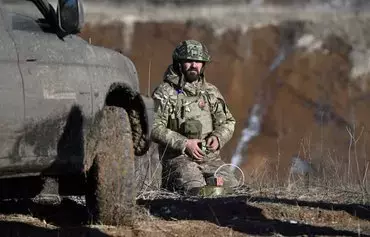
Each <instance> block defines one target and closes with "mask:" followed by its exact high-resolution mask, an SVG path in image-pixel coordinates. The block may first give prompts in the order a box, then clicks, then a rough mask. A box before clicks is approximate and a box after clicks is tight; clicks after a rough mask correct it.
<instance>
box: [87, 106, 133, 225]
mask: <svg viewBox="0 0 370 237" xmlns="http://www.w3.org/2000/svg"><path fill="white" fill-rule="evenodd" d="M92 128H93V129H92V131H91V133H90V134H89V135H88V136H87V147H86V149H85V151H86V161H85V170H86V174H87V189H86V204H87V209H88V212H89V216H90V218H91V221H92V223H97V224H106V225H119V224H123V223H127V222H130V221H132V218H133V216H134V208H135V196H136V192H135V179H134V170H135V169H134V148H133V142H132V134H131V128H130V122H129V118H128V115H127V113H126V111H125V110H124V109H123V108H120V107H115V106H106V107H105V108H104V109H103V110H102V111H101V113H100V114H99V115H98V116H97V118H96V119H95V121H94V124H93V126H92Z"/></svg>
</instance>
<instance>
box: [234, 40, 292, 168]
mask: <svg viewBox="0 0 370 237" xmlns="http://www.w3.org/2000/svg"><path fill="white" fill-rule="evenodd" d="M286 46H287V45H286V44H284V45H283V46H282V47H281V48H280V50H279V53H278V55H277V56H276V57H275V59H274V60H273V62H272V63H271V65H270V67H269V72H268V75H269V74H271V72H273V71H274V70H275V69H276V68H278V67H279V65H280V64H281V63H282V62H283V61H284V60H285V59H286V58H287V55H288V54H289V52H290V51H291V50H292V49H293V47H286ZM264 110H265V108H264V104H262V103H255V104H254V105H253V107H252V109H251V112H250V116H249V118H248V123H247V127H246V128H244V129H243V130H242V135H241V138H240V140H239V142H238V144H237V146H236V149H235V152H234V154H233V156H232V157H231V164H232V170H235V166H240V164H241V163H242V162H243V161H244V162H245V161H246V160H247V157H246V152H245V151H244V149H245V148H247V147H248V143H249V142H250V141H251V140H252V138H254V137H256V136H258V135H259V134H260V131H261V125H262V122H263V111H264ZM243 151H244V152H243ZM242 153H244V155H243V154H242Z"/></svg>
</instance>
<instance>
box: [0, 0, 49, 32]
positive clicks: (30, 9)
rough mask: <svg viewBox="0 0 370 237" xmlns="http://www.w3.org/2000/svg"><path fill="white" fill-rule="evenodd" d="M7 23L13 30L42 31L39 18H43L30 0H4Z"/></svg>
mask: <svg viewBox="0 0 370 237" xmlns="http://www.w3.org/2000/svg"><path fill="white" fill-rule="evenodd" d="M2 1H3V4H2V5H3V9H4V10H5V12H6V13H7V14H6V19H7V23H8V24H10V25H11V27H12V29H13V30H23V31H42V29H41V27H40V25H39V24H38V23H37V22H36V20H37V19H43V18H44V16H43V15H42V14H41V12H40V11H39V9H38V8H37V7H36V5H35V4H33V3H32V2H30V1H25V0H22V1H21V0H11V1H10V0H2Z"/></svg>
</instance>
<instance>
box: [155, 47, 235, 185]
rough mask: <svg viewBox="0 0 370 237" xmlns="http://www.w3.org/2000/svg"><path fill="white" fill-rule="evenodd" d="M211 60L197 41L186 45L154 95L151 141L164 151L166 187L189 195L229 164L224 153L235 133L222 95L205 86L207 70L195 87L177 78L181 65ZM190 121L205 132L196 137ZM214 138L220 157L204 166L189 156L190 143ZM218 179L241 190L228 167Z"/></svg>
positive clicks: (213, 154) (216, 155) (206, 159)
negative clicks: (221, 177)
mask: <svg viewBox="0 0 370 237" xmlns="http://www.w3.org/2000/svg"><path fill="white" fill-rule="evenodd" d="M209 59H210V57H209V55H208V51H207V49H206V48H205V46H204V45H203V44H201V43H199V42H197V41H194V40H187V41H183V42H182V43H181V44H180V45H179V46H178V47H177V48H176V49H175V51H174V53H173V63H172V64H171V65H170V66H169V67H168V68H167V70H166V72H165V74H164V80H163V82H162V83H161V84H160V85H159V86H158V87H157V88H156V89H155V90H154V92H153V95H152V98H153V100H154V104H155V115H154V123H153V129H152V133H151V136H152V139H153V141H154V142H157V143H158V145H159V148H158V149H159V156H160V157H161V159H162V164H163V181H162V185H163V186H164V187H165V188H168V189H171V190H178V191H188V190H191V189H193V188H199V187H202V186H204V185H205V184H206V183H205V178H207V176H208V175H212V174H213V173H214V172H215V170H216V169H217V168H218V167H220V166H221V165H222V164H224V162H223V161H222V160H221V157H220V149H221V148H222V147H223V146H224V145H225V144H226V143H227V142H228V141H229V140H230V138H231V137H232V135H233V132H234V127H235V119H234V117H233V116H232V114H231V113H230V111H229V109H228V107H227V105H226V104H225V100H224V98H223V96H222V95H221V93H220V92H219V90H218V89H217V88H216V87H215V86H214V85H212V84H210V83H208V82H206V80H205V77H204V73H203V70H204V66H205V65H204V66H203V68H202V70H201V74H200V79H199V80H198V81H196V82H193V83H188V82H185V78H184V75H183V74H182V73H180V75H179V73H176V72H177V71H176V64H177V63H178V62H179V61H180V60H197V61H203V62H209ZM188 121H196V122H198V124H200V125H199V126H198V128H199V129H198V130H201V131H197V132H198V134H196V132H195V134H194V133H192V132H191V131H192V130H191V126H190V129H189V130H188V131H186V129H184V126H182V125H184V124H188V123H187V122H188ZM189 124H191V123H190V122H189ZM195 124H197V123H195ZM195 127H196V126H195ZM189 131H190V133H189ZM211 135H214V136H216V137H217V138H218V141H219V148H218V150H217V151H215V152H211V151H208V152H206V156H205V157H204V158H203V161H201V162H199V161H196V160H195V159H193V158H191V157H189V156H188V155H187V154H185V142H186V139H188V138H198V139H201V140H205V139H206V138H207V137H209V136H211ZM217 174H218V175H221V176H223V178H224V185H227V186H236V185H237V184H238V183H237V180H236V179H235V177H234V176H233V174H232V173H231V172H230V167H229V166H226V167H223V168H222V169H220V171H219V172H218V173H217Z"/></svg>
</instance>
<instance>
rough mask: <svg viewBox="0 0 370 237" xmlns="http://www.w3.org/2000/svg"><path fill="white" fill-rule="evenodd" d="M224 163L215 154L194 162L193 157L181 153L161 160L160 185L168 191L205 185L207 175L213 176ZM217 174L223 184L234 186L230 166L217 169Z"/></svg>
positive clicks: (234, 182)
mask: <svg viewBox="0 0 370 237" xmlns="http://www.w3.org/2000/svg"><path fill="white" fill-rule="evenodd" d="M223 164H225V162H223V161H222V160H221V157H220V156H219V155H217V157H216V158H213V159H212V160H206V161H203V162H196V161H194V159H192V158H190V157H188V156H186V155H181V156H177V157H175V158H172V159H168V160H166V161H164V162H163V168H162V169H163V171H162V174H163V175H162V187H164V188H166V189H168V190H170V191H178V192H181V193H187V192H189V191H191V190H194V189H196V188H200V187H203V186H204V185H206V179H207V177H210V176H213V175H214V172H215V171H216V170H217V169H218V168H219V167H220V166H221V165H223ZM217 176H221V177H222V178H223V180H224V186H227V187H236V186H238V184H239V183H238V180H237V179H236V178H235V176H234V174H233V172H232V171H231V169H230V166H224V167H222V168H221V169H219V170H218V171H217Z"/></svg>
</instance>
